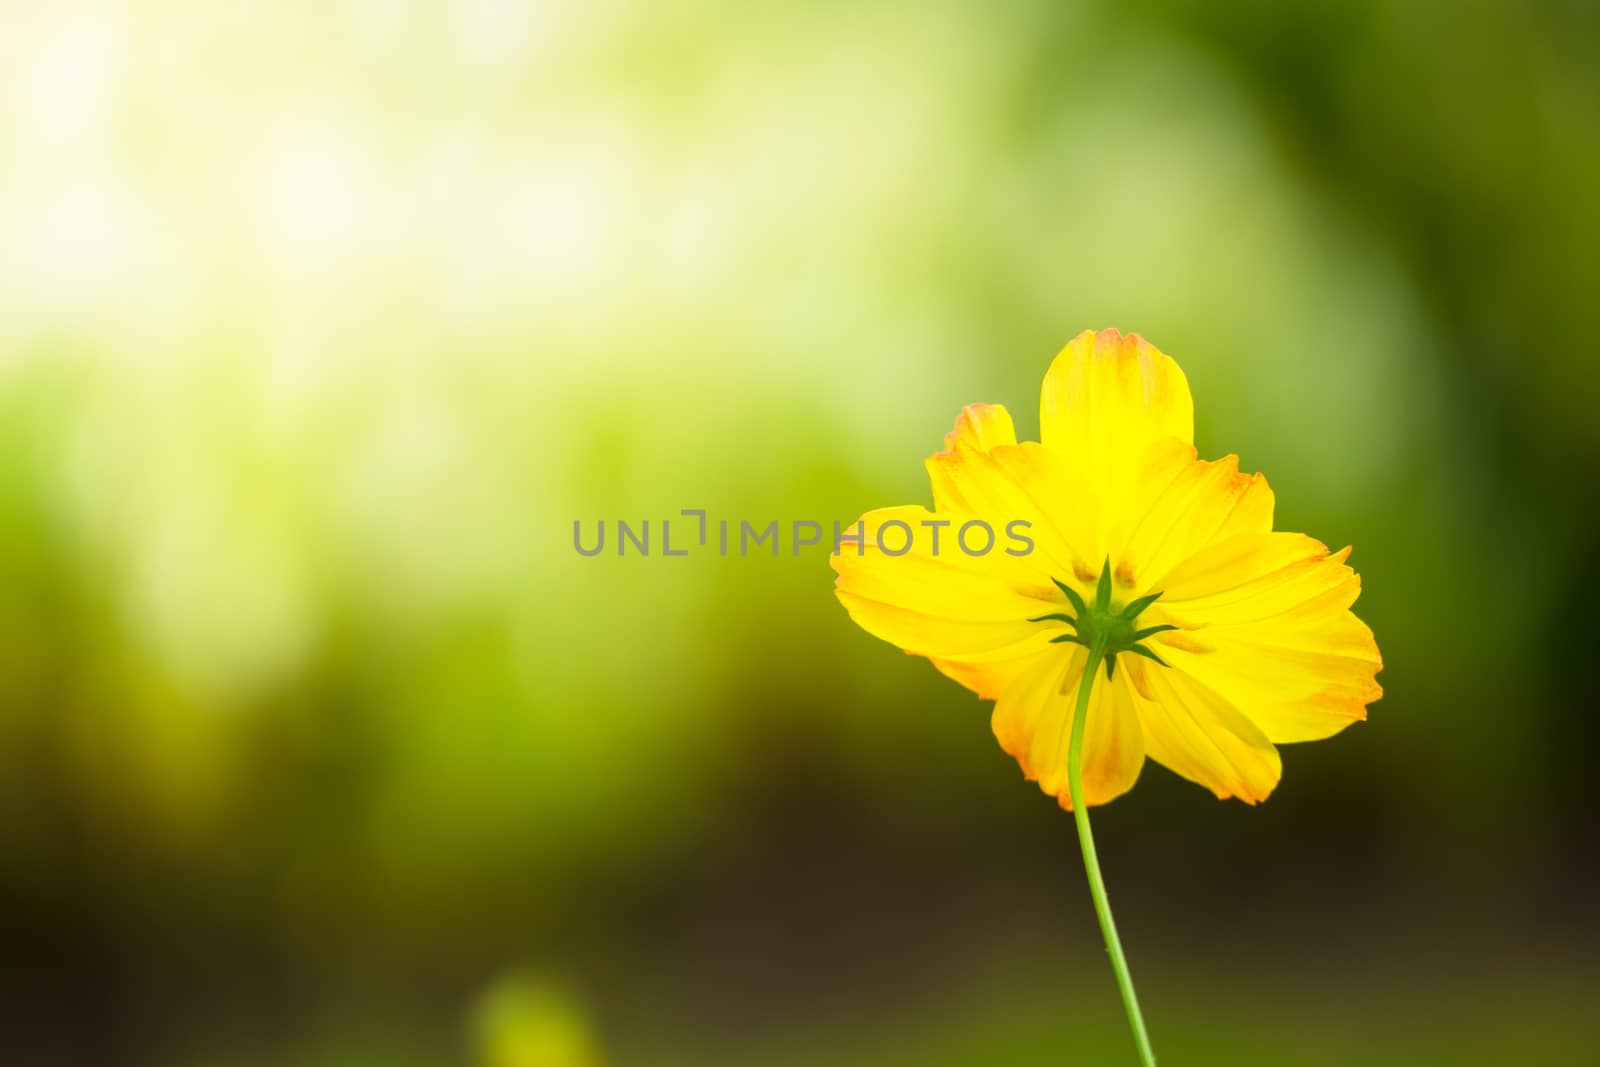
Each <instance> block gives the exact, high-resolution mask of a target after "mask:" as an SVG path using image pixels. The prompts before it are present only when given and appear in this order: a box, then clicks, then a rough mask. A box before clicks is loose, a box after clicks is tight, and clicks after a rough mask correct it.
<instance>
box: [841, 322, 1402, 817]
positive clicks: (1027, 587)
mask: <svg viewBox="0 0 1600 1067" xmlns="http://www.w3.org/2000/svg"><path fill="white" fill-rule="evenodd" d="M1039 419H1040V438H1041V440H1040V441H1039V442H1037V443H1035V442H1032V441H1026V442H1022V443H1020V444H1019V443H1018V442H1017V439H1016V432H1015V430H1014V428H1013V426H1012V422H1011V416H1010V415H1009V414H1008V413H1007V412H1006V410H1005V408H1003V407H1001V406H999V405H997V404H974V405H972V406H970V407H968V408H967V409H966V410H965V411H963V412H962V413H961V416H960V417H959V418H958V419H957V420H956V428H955V430H954V431H953V432H951V433H950V434H947V435H946V437H945V447H944V450H943V451H942V452H939V453H936V454H935V455H933V456H930V457H929V458H928V460H927V469H928V473H929V475H930V476H931V478H932V481H933V503H934V509H933V511H931V512H930V511H928V510H927V509H925V508H921V507H914V506H906V507H895V508H884V509H881V510H878V511H872V512H868V513H867V514H866V515H864V516H863V517H862V520H861V526H860V530H861V534H862V536H861V537H860V538H859V540H852V541H847V542H846V543H844V544H842V545H841V546H840V548H839V551H838V552H837V553H836V554H835V555H834V557H833V566H834V569H835V570H836V571H838V575H839V576H838V580H837V582H836V585H837V593H838V596H839V599H840V600H841V601H842V602H843V603H844V606H845V608H846V609H847V610H848V611H849V612H850V616H851V618H853V619H854V620H855V621H856V622H857V623H858V624H859V625H860V626H861V627H862V628H863V629H865V630H866V631H867V632H869V633H871V634H874V635H876V636H878V637H881V638H883V639H884V640H886V641H889V642H892V643H893V644H896V645H898V646H900V647H901V648H903V649H905V650H906V651H907V652H908V653H912V654H914V655H920V656H926V657H927V658H928V659H929V660H931V661H932V662H933V664H934V666H936V667H937V668H938V669H939V670H941V671H943V672H944V673H945V674H947V675H948V676H950V677H951V678H953V679H955V680H956V681H958V682H960V683H961V684H962V685H964V686H966V687H967V688H969V689H971V690H973V691H974V692H976V693H977V694H978V695H979V696H980V697H982V698H984V699H988V700H993V701H995V707H994V713H993V716H992V724H993V728H994V733H995V737H996V738H997V739H998V740H999V742H1000V746H1001V747H1002V748H1003V749H1005V751H1006V752H1008V753H1009V754H1011V755H1012V756H1014V757H1015V758H1016V760H1017V762H1018V763H1019V764H1021V765H1022V771H1023V773H1024V774H1025V775H1026V776H1027V777H1028V778H1029V779H1031V780H1037V781H1038V783H1039V786H1040V788H1042V789H1043V790H1044V791H1045V792H1046V793H1049V794H1051V795H1053V796H1055V797H1057V798H1058V799H1059V800H1060V802H1061V804H1062V806H1063V807H1067V808H1070V807H1071V806H1072V798H1071V796H1070V792H1069V789H1068V784H1067V781H1068V773H1067V753H1068V738H1069V737H1070V735H1071V733H1072V726H1073V722H1072V720H1073V710H1074V709H1073V705H1074V695H1075V694H1076V692H1077V689H1078V684H1079V681H1080V680H1081V678H1082V674H1083V669H1084V665H1085V663H1086V661H1087V660H1088V658H1089V651H1090V650H1089V646H1090V645H1093V644H1095V643H1096V642H1098V643H1099V645H1100V647H1101V648H1103V649H1104V650H1105V655H1106V657H1107V658H1106V659H1105V664H1106V668H1105V669H1106V674H1105V676H1104V677H1103V678H1101V679H1097V680H1096V681H1095V684H1094V686H1093V688H1092V691H1091V698H1090V699H1091V702H1090V705H1089V711H1088V715H1087V718H1086V721H1085V723H1084V730H1085V734H1084V741H1083V790H1084V795H1085V798H1086V800H1087V802H1088V803H1089V804H1090V805H1094V804H1103V803H1105V802H1106V801H1109V800H1112V799H1113V798H1115V797H1118V796H1120V795H1121V794H1123V793H1124V792H1126V791H1127V790H1128V789H1129V788H1131V787H1132V786H1133V783H1134V781H1135V780H1136V779H1137V778H1138V776H1139V771H1140V768H1141V767H1142V766H1143V764H1144V761H1145V758H1146V757H1147V756H1148V757H1149V758H1150V759H1153V760H1155V761H1156V762H1157V763H1161V764H1164V765H1165V766H1167V767H1169V768H1170V769H1172V770H1173V771H1175V772H1177V773H1178V774H1180V775H1182V776H1183V777H1185V778H1188V779H1190V780H1191V781H1194V782H1198V783H1199V784H1200V785H1203V786H1205V787H1206V788H1208V789H1210V790H1211V791H1212V792H1214V793H1215V794H1216V795H1217V796H1218V797H1239V798H1241V799H1243V800H1245V801H1247V802H1249V803H1254V802H1256V801H1258V800H1262V799H1264V798H1265V797H1266V796H1267V794H1269V793H1271V792H1272V789H1273V787H1274V786H1276V785H1277V783H1278V778H1279V777H1280V775H1281V773H1282V762H1281V760H1280V759H1279V755H1278V750H1277V748H1276V747H1275V746H1276V745H1278V744H1282V743H1284V742H1291V741H1312V740H1317V739H1320V738H1324V737H1329V736H1331V735H1333V734H1335V733H1337V732H1339V731H1340V730H1342V729H1344V727H1346V726H1348V725H1349V724H1350V723H1352V722H1355V721H1357V720H1358V719H1364V718H1366V714H1367V713H1366V705H1367V704H1369V703H1371V702H1373V701H1375V700H1377V699H1378V698H1379V696H1381V695H1382V690H1381V689H1380V688H1379V686H1378V684H1377V682H1376V680H1375V676H1376V675H1377V672H1378V670H1379V668H1380V667H1381V662H1382V661H1381V659H1380V656H1379V654H1378V647H1377V644H1376V643H1375V642H1374V640H1373V636H1372V631H1371V630H1370V629H1369V628H1368V627H1367V625H1366V624H1365V623H1363V622H1362V621H1361V620H1359V619H1357V618H1356V617H1355V615H1354V614H1352V613H1351V611H1350V606H1351V605H1352V604H1353V603H1354V602H1355V599H1356V596H1357V595H1358V594H1359V592H1360V589H1361V580H1360V578H1359V577H1358V576H1357V575H1356V574H1355V572H1354V571H1352V570H1351V569H1350V568H1349V567H1347V566H1346V565H1345V557H1346V556H1347V555H1349V551H1350V550H1349V549H1344V550H1343V551H1340V552H1329V551H1328V549H1327V547H1326V546H1324V545H1323V544H1322V543H1321V542H1319V541H1317V540H1315V539H1313V538H1311V537H1307V536H1306V535H1304V534H1299V533H1286V532H1280V531H1274V530H1273V529H1272V510H1273V495H1272V490H1271V489H1269V488H1268V487H1267V482H1266V479H1265V478H1263V477H1262V476H1261V475H1259V474H1254V475H1246V474H1241V473H1240V472H1239V469H1238V457H1236V456H1228V457H1227V458H1225V459H1222V460H1219V461H1216V462H1208V461H1204V460H1200V459H1198V458H1197V457H1196V453H1195V449H1194V445H1193V444H1192V441H1193V437H1194V409H1193V401H1192V400H1191V399H1190V396H1189V385H1188V382H1187V381H1186V380H1185V379H1184V376H1183V372H1182V371H1181V370H1180V369H1179V368H1178V365H1177V364H1176V363H1174V362H1173V361H1172V360H1171V359H1170V358H1168V357H1167V356H1165V355H1163V354H1162V353H1161V352H1159V351H1157V350H1156V349H1155V348H1154V347H1153V346H1151V345H1150V344H1149V343H1148V342H1146V341H1145V340H1144V339H1143V338H1141V337H1140V336H1138V335H1137V334H1129V335H1127V336H1123V335H1122V334H1119V333H1118V332H1117V331H1115V330H1102V331H1100V332H1099V333H1094V332H1087V331H1086V332H1085V333H1083V334H1081V335H1079V336H1078V337H1076V338H1074V339H1073V340H1072V341H1071V343H1069V344H1068V345H1067V346H1066V347H1065V348H1064V349H1062V350H1061V352H1060V354H1059V355H1057V356H1056V358H1055V361H1054V362H1053V363H1052V364H1051V365H1050V369H1049V372H1048V373H1047V374H1046V375H1045V379H1044V388H1043V393H1042V396H1041V398H1040V411H1039ZM985 531H991V532H992V533H993V534H994V540H993V544H992V545H990V546H989V547H988V550H987V551H982V550H983V549H984V548H985V545H986V543H987V541H988V538H987V537H986V535H985ZM1008 531H1009V533H1008ZM880 534H881V535H882V540H881V543H880ZM902 546H904V547H905V551H904V552H901V551H900V550H901V548H902ZM1119 653H1128V654H1126V655H1120V654H1119Z"/></svg>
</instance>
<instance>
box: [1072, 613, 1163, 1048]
mask: <svg viewBox="0 0 1600 1067" xmlns="http://www.w3.org/2000/svg"><path fill="white" fill-rule="evenodd" d="M1104 658H1105V645H1104V644H1102V643H1101V642H1099V641H1096V642H1095V643H1094V645H1093V646H1092V647H1091V648H1090V649H1089V662H1088V663H1087V664H1085V666H1084V668H1083V681H1081V682H1080V683H1079V684H1078V708H1077V712H1076V714H1074V715H1073V716H1072V744H1071V745H1070V746H1069V748H1068V749H1067V788H1068V789H1069V790H1070V791H1071V793H1072V817H1073V819H1074V820H1075V821H1076V822H1077V824H1078V844H1080V845H1081V846H1083V869H1084V871H1085V872H1086V873H1087V874H1088V875H1089V895H1090V896H1091V897H1093V898H1094V913H1095V915H1097V916H1098V917H1099V919H1100V933H1101V934H1102V935H1104V937H1105V939H1106V954H1107V955H1109V956H1110V957H1111V969H1112V971H1114V972H1115V973H1116V976H1117V988H1118V989H1120V990H1121V991H1122V1006H1123V1008H1124V1009H1125V1010H1126V1011H1127V1013H1128V1028H1129V1029H1130V1030H1132V1031H1133V1040H1134V1044H1136V1045H1138V1046H1139V1062H1140V1063H1141V1064H1143V1067H1155V1062H1156V1054H1155V1052H1154V1050H1152V1049H1151V1048H1150V1035H1149V1034H1147V1033H1145V1029H1144V1016H1143V1015H1142V1014H1140V1012H1139V998H1138V996H1137V995H1136V994H1135V993H1134V991H1133V976H1132V975H1131V974H1129V973H1128V961H1127V959H1126V957H1124V956H1123V955H1122V942H1121V941H1119V940H1117V924H1116V920H1114V919H1112V918H1111V901H1109V900H1108V899H1106V883H1105V879H1103V878H1101V877H1100V857H1099V856H1097V855H1096V854H1095V851H1094V833H1093V832H1092V831H1091V830H1090V829H1089V805H1087V804H1085V803H1083V802H1082V797H1083V795H1084V793H1083V724H1084V720H1085V719H1087V718H1088V717H1089V690H1090V689H1091V688H1093V686H1094V676H1095V672H1096V671H1097V670H1099V668H1100V664H1101V662H1102V660H1103V659H1104Z"/></svg>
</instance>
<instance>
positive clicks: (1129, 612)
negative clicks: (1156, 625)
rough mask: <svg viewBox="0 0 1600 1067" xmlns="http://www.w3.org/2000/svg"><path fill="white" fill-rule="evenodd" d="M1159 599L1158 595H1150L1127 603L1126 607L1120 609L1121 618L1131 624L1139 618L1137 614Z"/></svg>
mask: <svg viewBox="0 0 1600 1067" xmlns="http://www.w3.org/2000/svg"><path fill="white" fill-rule="evenodd" d="M1160 599H1161V594H1160V593H1151V594H1150V595H1149V596H1142V597H1140V598H1139V599H1138V600H1132V601H1129V602H1128V606H1127V607H1125V608H1123V609H1122V617H1123V618H1124V619H1127V620H1128V621H1129V622H1132V621H1133V620H1134V619H1137V618H1138V617H1139V612H1141V611H1143V610H1144V609H1145V608H1147V607H1149V606H1150V605H1151V604H1154V603H1155V602H1156V601H1158V600H1160Z"/></svg>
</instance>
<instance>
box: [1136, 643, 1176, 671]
mask: <svg viewBox="0 0 1600 1067" xmlns="http://www.w3.org/2000/svg"><path fill="white" fill-rule="evenodd" d="M1128 651H1129V652H1137V653H1139V655H1141V656H1143V657H1145V658H1146V659H1153V660H1155V661H1156V662H1157V663H1159V664H1161V665H1162V666H1163V667H1165V666H1168V664H1167V661H1166V660H1164V659H1162V658H1161V657H1160V656H1158V655H1156V654H1155V653H1154V652H1151V651H1150V650H1149V649H1148V648H1145V647H1144V646H1143V645H1134V646H1132V647H1131V648H1129V649H1128Z"/></svg>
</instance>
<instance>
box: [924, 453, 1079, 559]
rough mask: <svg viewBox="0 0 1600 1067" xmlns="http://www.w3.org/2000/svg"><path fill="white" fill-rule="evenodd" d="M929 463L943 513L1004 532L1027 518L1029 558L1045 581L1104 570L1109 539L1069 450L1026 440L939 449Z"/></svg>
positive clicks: (936, 496)
mask: <svg viewBox="0 0 1600 1067" xmlns="http://www.w3.org/2000/svg"><path fill="white" fill-rule="evenodd" d="M927 467H928V473H929V476H930V477H931V479H932V481H933V487H934V500H935V502H936V505H937V507H938V509H939V510H940V511H941V512H945V511H948V512H950V513H952V515H954V514H961V515H965V516H970V517H977V518H981V519H983V520H984V521H986V522H988V523H989V525H990V527H991V528H993V529H994V530H995V532H996V534H997V535H999V536H1002V537H1003V536H1004V535H1005V534H1006V532H1007V531H1008V530H1009V529H1010V527H1011V524H1012V523H1013V522H1022V523H1024V524H1025V525H1024V526H1022V527H1020V528H1019V529H1020V530H1021V531H1022V532H1023V533H1024V534H1025V535H1026V536H1027V538H1028V539H1029V540H1030V541H1031V542H1032V543H1033V547H1032V548H1031V549H1030V550H1029V551H1028V554H1027V556H1026V558H1027V559H1028V561H1029V563H1030V566H1031V567H1032V568H1033V569H1034V570H1035V571H1036V572H1037V573H1038V574H1040V575H1041V576H1042V577H1043V578H1044V579H1045V580H1046V581H1048V580H1049V578H1051V577H1058V578H1069V579H1070V578H1071V577H1072V576H1073V575H1077V576H1079V577H1080V578H1082V577H1083V576H1084V575H1087V576H1088V580H1091V581H1092V580H1093V578H1094V576H1095V575H1096V574H1098V573H1099V570H1100V561H1101V560H1102V559H1103V557H1104V548H1103V545H1104V539H1103V537H1102V536H1101V534H1100V532H1099V522H1098V518H1097V516H1098V511H1097V510H1096V508H1095V507H1094V499H1095V498H1094V493H1093V490H1092V489H1091V488H1090V487H1089V485H1088V482H1087V480H1086V476H1085V473H1084V472H1083V471H1082V470H1081V469H1080V468H1077V467H1075V466H1074V465H1073V464H1072V463H1070V462H1068V460H1067V459H1066V457H1064V456H1062V455H1060V454H1059V453H1055V452H1051V451H1050V450H1049V449H1046V448H1043V447H1041V446H1040V445H1038V444H1035V443H1034V442H1032V441H1027V442H1024V443H1022V444H1020V445H997V446H995V447H994V448H991V449H989V450H988V451H986V452H981V451H978V450H976V449H970V448H957V449H955V450H953V451H951V452H940V453H938V454H936V455H933V456H929V457H928V461H927ZM1011 543H1012V542H1011V541H1010V539H1008V540H1007V544H1008V545H1010V544H1011Z"/></svg>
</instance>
